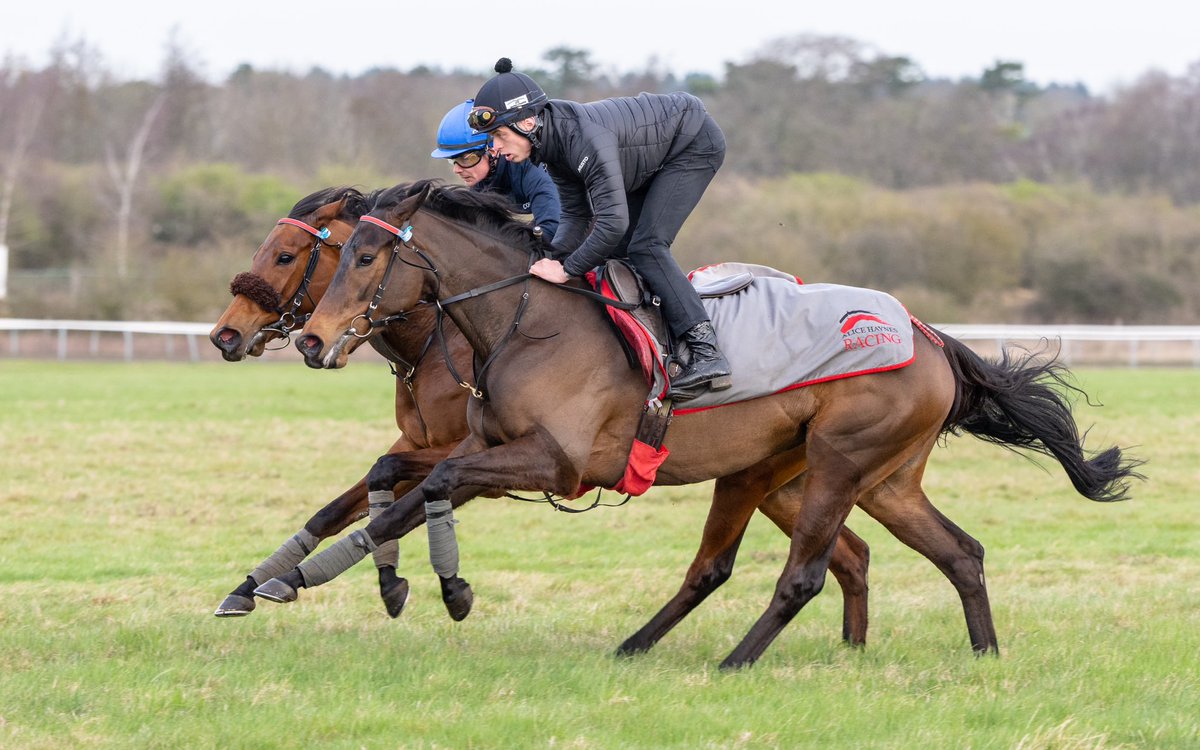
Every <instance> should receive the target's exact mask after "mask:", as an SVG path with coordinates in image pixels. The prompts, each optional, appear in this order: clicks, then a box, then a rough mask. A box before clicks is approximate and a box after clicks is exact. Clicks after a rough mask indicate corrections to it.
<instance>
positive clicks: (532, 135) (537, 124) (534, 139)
mask: <svg viewBox="0 0 1200 750" xmlns="http://www.w3.org/2000/svg"><path fill="white" fill-rule="evenodd" d="M508 127H509V129H511V130H512V131H513V132H514V133H518V134H520V135H523V136H525V138H527V139H529V142H530V143H532V144H533V147H534V149H535V150H536V149H538V148H541V146H542V143H541V139H539V138H538V135H539V134H540V133H541V132H542V114H541V113H540V112H539V113H538V114H536V115H534V124H533V127H532V128H530V129H529V130H524V129H523V128H521V127H520V126H519V125H517V123H515V122H510V123H509V124H508Z"/></svg>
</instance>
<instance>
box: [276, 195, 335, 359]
mask: <svg viewBox="0 0 1200 750" xmlns="http://www.w3.org/2000/svg"><path fill="white" fill-rule="evenodd" d="M280 224H290V225H291V226H294V227H299V228H300V229H303V230H304V231H305V232H308V233H309V234H311V235H312V236H313V237H315V238H316V242H314V243H313V246H312V250H310V251H309V253H308V264H307V265H306V266H305V267H304V276H302V277H301V279H300V285H299V286H298V287H296V293H295V294H293V295H292V301H291V304H290V309H288V310H286V311H285V310H284V309H283V308H282V306H280V307H277V308H276V309H275V310H274V312H277V313H279V320H277V321H275V322H274V323H271V324H270V325H266V326H263V330H264V331H276V332H278V333H280V334H282V335H283V338H284V340H285V343H284V347H286V346H287V345H288V344H289V343H291V332H292V331H293V330H295V329H296V327H297V326H300V325H303V324H304V322H305V321H306V320H307V319H308V316H307V315H305V316H304V317H303V318H298V317H297V316H296V311H298V310H299V309H300V306H301V305H302V304H304V298H305V297H308V296H309V294H308V285H309V283H310V282H311V281H312V276H313V274H314V273H316V270H317V264H318V263H319V262H320V260H321V245H328V246H329V247H332V248H335V249H338V250H340V249H341V247H342V243H340V242H328V241H327V240H328V239H329V235H330V231H329V227H321V228H320V229H317V228H316V227H314V226H312V225H311V224H306V223H305V222H303V221H300V220H299V219H291V218H283V219H280V220H279V221H277V222H275V225H276V226H279V225H280ZM310 299H311V298H310ZM314 304H315V303H314Z"/></svg>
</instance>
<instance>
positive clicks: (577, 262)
mask: <svg viewBox="0 0 1200 750" xmlns="http://www.w3.org/2000/svg"><path fill="white" fill-rule="evenodd" d="M707 117H708V112H707V111H706V110H705V109H704V103H703V102H701V101H700V100H699V99H697V98H696V97H694V96H692V95H691V94H687V93H684V92H675V93H672V94H646V93H642V94H639V95H637V96H625V97H616V98H612V99H604V100H601V101H598V102H591V103H589V104H580V103H578V102H571V101H565V100H561V99H553V100H551V101H550V102H548V103H547V104H546V107H545V109H543V110H542V128H541V132H540V133H539V139H538V143H537V144H536V146H535V149H534V153H533V160H534V161H537V162H540V163H543V164H545V165H546V169H547V170H548V171H549V172H550V175H551V176H552V177H553V178H554V183H555V184H556V185H557V186H558V194H559V198H560V199H561V201H562V223H561V224H560V225H559V228H558V233H557V234H556V235H555V238H554V247H555V251H556V252H555V255H556V256H557V257H562V256H564V255H565V256H567V257H566V258H565V260H564V261H563V267H564V268H565V270H566V272H567V273H568V274H570V275H571V276H580V275H582V274H584V273H586V272H587V271H588V270H589V269H591V268H593V267H595V266H597V265H600V264H601V263H602V262H603V261H604V260H606V259H607V258H608V257H610V256H611V255H612V254H613V252H614V251H615V250H616V249H617V247H618V246H619V245H620V243H621V240H622V238H623V237H624V236H625V232H626V231H627V230H628V229H629V204H628V201H627V198H626V196H627V195H628V194H629V193H632V192H635V191H637V190H638V189H640V188H642V187H644V186H645V185H646V183H647V182H648V181H649V180H650V179H651V178H653V176H654V173H655V172H657V171H658V170H659V168H661V167H662V165H663V164H664V163H666V162H667V161H669V160H670V159H671V158H672V157H674V156H675V155H676V154H678V153H679V152H680V151H682V150H683V148H684V147H686V146H687V145H688V143H690V142H691V140H692V139H693V138H695V136H696V134H697V133H698V132H699V131H700V127H701V126H702V125H703V124H704V121H705V119H706V118H707ZM593 221H594V224H593ZM589 227H590V231H589Z"/></svg>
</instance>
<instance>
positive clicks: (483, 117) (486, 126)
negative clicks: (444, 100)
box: [467, 107, 500, 133]
mask: <svg viewBox="0 0 1200 750" xmlns="http://www.w3.org/2000/svg"><path fill="white" fill-rule="evenodd" d="M499 119H500V113H499V112H497V111H496V110H494V109H492V108H491V107H475V108H474V109H472V110H471V111H470V112H468V113H467V124H468V125H470V126H471V130H475V131H478V132H480V133H486V132H487V131H489V130H492V129H494V128H495V127H496V126H497V125H499V122H498V120H499Z"/></svg>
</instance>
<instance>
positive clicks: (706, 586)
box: [617, 471, 769, 656]
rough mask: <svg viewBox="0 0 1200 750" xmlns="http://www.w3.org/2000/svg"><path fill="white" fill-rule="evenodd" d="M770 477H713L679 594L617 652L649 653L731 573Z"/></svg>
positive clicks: (753, 475) (739, 475)
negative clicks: (708, 501) (705, 513)
mask: <svg viewBox="0 0 1200 750" xmlns="http://www.w3.org/2000/svg"><path fill="white" fill-rule="evenodd" d="M768 480H769V476H765V475H763V474H762V473H761V472H759V473H757V474H749V475H748V473H747V472H745V471H743V472H739V473H738V474H734V475H731V476H728V477H722V478H721V479H718V480H717V483H716V487H715V488H714V490H713V500H712V505H711V507H710V508H709V511H708V520H707V521H705V523H704V536H703V538H702V539H701V541H700V550H699V551H698V552H697V553H696V559H695V560H693V561H692V564H691V566H690V567H689V568H688V571H687V575H685V576H684V579H683V585H682V586H681V587H680V588H679V592H678V593H676V594H675V596H674V597H672V598H671V600H670V601H668V602H667V603H666V605H665V606H664V607H663V608H662V609H661V610H659V612H658V614H656V615H654V617H652V618H650V622H648V623H646V624H645V625H643V626H642V628H641V629H640V630H638V631H637V632H636V633H634V634H633V635H631V636H630V637H629V638H627V639H626V640H625V642H624V643H622V644H621V645H620V647H618V648H617V655H618V656H628V655H630V654H635V653H638V652H641V651H649V650H650V648H651V647H652V646H653V645H654V644H656V643H658V641H659V640H661V639H662V637H663V636H664V635H666V634H667V632H668V631H670V630H671V628H673V627H675V626H676V625H678V624H679V622H680V621H681V620H683V618H684V617H686V616H687V615H688V613H690V612H691V611H692V610H693V609H695V608H696V607H697V606H699V605H700V603H701V602H703V601H704V600H705V599H706V598H707V597H708V595H709V594H711V593H712V592H713V591H716V589H717V587H719V586H720V585H721V584H723V583H725V581H727V580H729V576H730V575H732V574H733V563H734V559H735V558H736V557H737V551H738V547H739V546H740V544H741V541H742V536H743V535H744V534H745V533H746V526H747V524H748V523H749V522H750V516H752V515H754V509H755V508H756V507H757V506H758V501H759V500H760V499H762V497H763V494H764V493H765V492H766V489H767V488H766V486H765V482H766V481H768Z"/></svg>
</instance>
